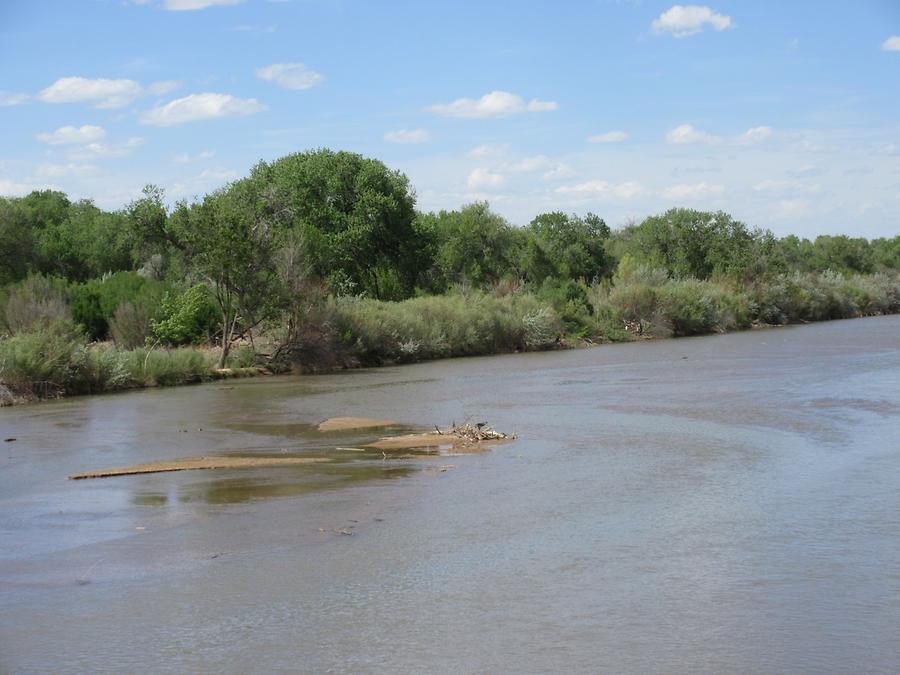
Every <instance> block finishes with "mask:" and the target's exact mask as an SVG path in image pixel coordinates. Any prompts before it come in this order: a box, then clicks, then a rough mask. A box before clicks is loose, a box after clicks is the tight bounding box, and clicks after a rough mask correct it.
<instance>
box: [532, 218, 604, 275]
mask: <svg viewBox="0 0 900 675" xmlns="http://www.w3.org/2000/svg"><path fill="white" fill-rule="evenodd" d="M525 231H526V235H527V236H528V244H527V248H526V250H525V272H526V276H527V278H528V280H529V281H533V282H536V283H541V282H542V281H543V280H544V279H545V278H547V277H551V276H552V277H558V278H562V279H584V280H585V281H588V282H590V281H592V280H594V279H599V278H601V277H605V276H609V275H610V274H611V273H612V270H611V267H612V261H611V260H610V258H609V256H608V254H607V253H606V240H607V239H608V237H609V227H608V226H607V225H606V223H605V222H603V219H602V218H600V217H598V216H595V215H594V214H593V213H588V214H587V215H586V216H585V217H584V218H581V217H579V216H576V215H574V214H573V215H567V214H565V213H563V212H562V211H553V212H551V213H542V214H541V215H539V216H537V217H536V218H535V219H534V220H532V221H531V222H530V223H529V224H528V227H527V228H525Z"/></svg>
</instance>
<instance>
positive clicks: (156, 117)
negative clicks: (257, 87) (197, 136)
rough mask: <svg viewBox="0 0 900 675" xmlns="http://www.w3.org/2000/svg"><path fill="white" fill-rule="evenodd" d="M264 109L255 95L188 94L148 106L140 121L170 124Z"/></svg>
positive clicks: (163, 124)
mask: <svg viewBox="0 0 900 675" xmlns="http://www.w3.org/2000/svg"><path fill="white" fill-rule="evenodd" d="M264 110H267V108H266V106H264V105H263V104H262V103H260V102H259V101H257V100H256V99H255V98H237V97H235V96H231V95H230V94H210V93H205V94H191V95H190V96H185V97H184V98H177V99H175V100H174V101H170V102H169V103H166V104H164V105H158V106H156V107H155V108H151V109H150V110H148V111H147V112H145V113H144V114H143V115H141V123H142V124H150V125H153V126H156V127H171V126H175V125H178V124H184V123H186V122H195V121H198V120H211V119H218V118H220V117H245V116H247V115H253V114H255V113H258V112H262V111H264Z"/></svg>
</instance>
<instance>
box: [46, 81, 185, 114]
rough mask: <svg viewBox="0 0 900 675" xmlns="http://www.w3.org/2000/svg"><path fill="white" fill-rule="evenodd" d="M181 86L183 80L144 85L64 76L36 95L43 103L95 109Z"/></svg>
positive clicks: (119, 105) (122, 103) (126, 103)
mask: <svg viewBox="0 0 900 675" xmlns="http://www.w3.org/2000/svg"><path fill="white" fill-rule="evenodd" d="M180 86H181V83H180V82H176V81H174V80H165V81H163V82H154V83H153V84H151V85H150V86H148V87H142V86H141V84H140V83H139V82H135V81H134V80H110V79H107V78H104V77H101V78H97V79H90V78H87V77H62V78H60V79H58V80H57V81H56V82H54V83H53V84H51V85H50V86H49V87H47V88H46V89H44V90H43V91H41V92H40V93H39V94H38V95H37V98H38V100H40V101H43V102H44V103H90V104H92V105H93V106H94V107H95V108H121V107H122V106H126V105H128V104H129V103H131V102H132V101H133V100H134V99H136V98H137V97H138V96H145V95H147V94H154V95H157V96H161V95H163V94H167V93H169V92H171V91H174V90H175V89H178V88H179V87H180Z"/></svg>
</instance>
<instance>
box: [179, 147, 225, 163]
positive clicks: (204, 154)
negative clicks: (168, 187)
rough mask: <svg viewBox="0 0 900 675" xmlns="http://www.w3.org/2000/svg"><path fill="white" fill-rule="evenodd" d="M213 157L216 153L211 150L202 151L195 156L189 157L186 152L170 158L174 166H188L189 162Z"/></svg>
mask: <svg viewBox="0 0 900 675" xmlns="http://www.w3.org/2000/svg"><path fill="white" fill-rule="evenodd" d="M215 156H216V153H214V152H213V151H212V150H204V151H203V152H200V153H198V154H196V155H191V154H189V153H187V152H183V153H181V154H178V155H174V156H173V157H172V161H173V162H175V163H176V164H190V163H191V162H196V161H197V160H201V159H212V158H213V157H215Z"/></svg>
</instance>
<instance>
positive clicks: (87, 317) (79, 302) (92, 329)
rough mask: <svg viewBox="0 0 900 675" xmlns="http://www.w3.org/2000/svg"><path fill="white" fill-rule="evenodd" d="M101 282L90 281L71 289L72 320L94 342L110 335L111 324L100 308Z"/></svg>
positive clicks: (70, 306) (70, 308)
mask: <svg viewBox="0 0 900 675" xmlns="http://www.w3.org/2000/svg"><path fill="white" fill-rule="evenodd" d="M99 285H100V282H98V281H97V280H92V281H88V282H86V283H83V284H75V285H74V286H72V287H71V288H70V289H69V311H71V313H72V320H73V321H74V322H75V323H77V324H78V325H79V326H81V329H82V330H83V331H84V332H85V333H86V334H87V335H88V337H89V338H91V339H92V340H102V339H103V338H105V337H106V335H107V333H109V323H108V322H107V320H106V315H105V314H104V312H103V309H102V308H101V307H100V291H99V288H98V287H99Z"/></svg>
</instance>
